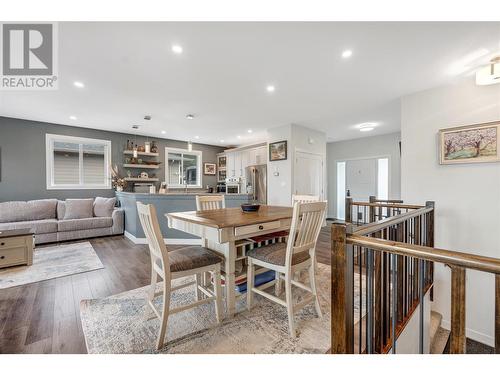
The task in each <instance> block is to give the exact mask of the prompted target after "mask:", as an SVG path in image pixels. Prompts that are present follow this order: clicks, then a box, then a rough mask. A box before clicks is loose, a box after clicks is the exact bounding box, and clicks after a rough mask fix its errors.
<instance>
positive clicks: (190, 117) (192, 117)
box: [186, 115, 194, 120]
mask: <svg viewBox="0 0 500 375" xmlns="http://www.w3.org/2000/svg"><path fill="white" fill-rule="evenodd" d="M186 118H187V119H188V120H192V119H194V115H186Z"/></svg>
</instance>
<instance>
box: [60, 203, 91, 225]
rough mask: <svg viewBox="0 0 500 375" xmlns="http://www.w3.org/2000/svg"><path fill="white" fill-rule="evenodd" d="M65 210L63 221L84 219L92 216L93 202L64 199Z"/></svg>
mask: <svg viewBox="0 0 500 375" xmlns="http://www.w3.org/2000/svg"><path fill="white" fill-rule="evenodd" d="M65 206H66V210H65V212H64V220H69V219H86V218H91V217H93V216H94V200H93V199H92V198H89V199H66V204H65Z"/></svg>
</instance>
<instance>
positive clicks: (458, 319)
mask: <svg viewBox="0 0 500 375" xmlns="http://www.w3.org/2000/svg"><path fill="white" fill-rule="evenodd" d="M465 343H466V337H465V268H464V267H459V266H451V334H450V354H465Z"/></svg>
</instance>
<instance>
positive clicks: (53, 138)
mask: <svg viewBox="0 0 500 375" xmlns="http://www.w3.org/2000/svg"><path fill="white" fill-rule="evenodd" d="M55 142H66V143H77V144H79V157H78V163H79V164H78V167H79V168H78V170H79V180H80V182H79V183H78V184H55V183H54V143H55ZM85 143H89V144H99V145H103V146H104V183H103V184H85V183H83V157H82V156H83V147H82V145H83V144H85ZM45 152H46V157H45V167H46V187H47V190H92V189H93V190H96V189H102V190H104V189H111V188H112V187H111V171H110V169H111V141H108V140H104V139H94V138H83V137H73V136H69V135H58V134H48V133H47V134H45Z"/></svg>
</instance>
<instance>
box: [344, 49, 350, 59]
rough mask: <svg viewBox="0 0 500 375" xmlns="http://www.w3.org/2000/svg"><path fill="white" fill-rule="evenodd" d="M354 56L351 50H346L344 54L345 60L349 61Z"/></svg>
mask: <svg viewBox="0 0 500 375" xmlns="http://www.w3.org/2000/svg"><path fill="white" fill-rule="evenodd" d="M351 56H352V51H351V50H350V49H346V50H345V51H344V52H342V57H343V58H344V59H347V58H349V57H351Z"/></svg>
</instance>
